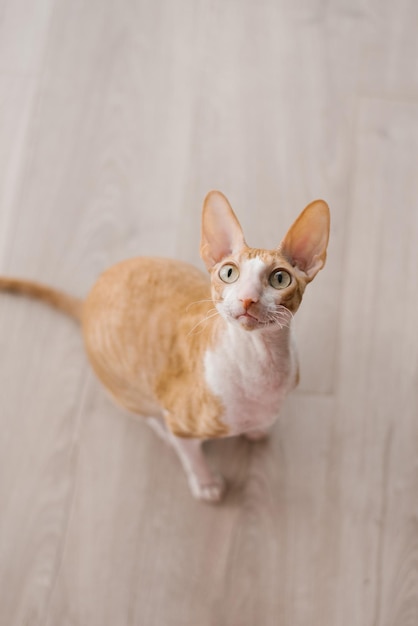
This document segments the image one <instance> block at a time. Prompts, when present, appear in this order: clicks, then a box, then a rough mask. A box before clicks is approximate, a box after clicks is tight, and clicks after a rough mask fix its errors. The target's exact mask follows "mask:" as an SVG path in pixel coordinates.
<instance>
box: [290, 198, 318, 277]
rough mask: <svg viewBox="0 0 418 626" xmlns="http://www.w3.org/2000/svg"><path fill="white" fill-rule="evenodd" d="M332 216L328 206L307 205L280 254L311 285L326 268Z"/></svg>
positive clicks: (316, 201) (313, 203)
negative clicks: (321, 270) (303, 274)
mask: <svg viewBox="0 0 418 626" xmlns="http://www.w3.org/2000/svg"><path fill="white" fill-rule="evenodd" d="M329 225H330V214H329V208H328V205H327V203H326V202H324V201H323V200H315V201H314V202H311V204H308V206H307V207H306V209H305V210H304V211H302V213H301V214H300V215H299V217H298V218H297V220H296V221H295V222H294V223H293V225H292V226H291V227H290V229H289V231H288V233H287V234H286V237H285V238H284V239H283V241H282V243H281V244H280V246H279V250H280V252H281V253H282V254H283V255H284V256H285V257H286V258H287V259H289V261H290V263H291V264H292V265H294V266H296V267H298V268H299V269H300V270H302V272H304V273H305V274H306V276H307V277H308V281H311V280H312V279H313V278H314V277H315V276H316V274H317V273H318V272H319V270H320V269H322V268H323V266H324V265H325V260H326V257H327V245H328V238H329Z"/></svg>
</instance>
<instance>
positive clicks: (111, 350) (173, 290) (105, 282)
mask: <svg viewBox="0 0 418 626" xmlns="http://www.w3.org/2000/svg"><path fill="white" fill-rule="evenodd" d="M211 307H213V304H212V302H211V296H210V283H209V279H208V276H207V275H206V274H204V273H203V272H201V271H200V270H198V269H197V268H195V267H194V266H192V265H190V264H188V263H185V262H182V261H177V260H172V259H165V258H156V257H137V258H133V259H129V260H127V261H123V262H121V263H118V264H117V265H114V266H113V267H111V268H109V269H108V270H106V271H105V272H104V273H103V274H102V275H101V276H100V277H99V279H98V280H97V282H96V283H95V285H94V286H93V288H92V289H91V291H90V293H89V295H88V296H87V299H86V301H85V303H84V308H83V335H84V341H85V346H86V350H87V353H88V356H89V358H90V361H91V363H92V365H93V368H94V369H95V371H96V373H97V374H98V376H99V378H100V379H101V380H102V382H103V383H104V384H105V385H106V386H107V388H108V389H109V391H111V393H112V394H113V395H114V396H115V397H117V399H119V400H121V399H122V396H124V398H123V399H122V404H124V405H125V406H126V407H127V408H129V404H130V403H131V404H132V405H135V406H137V404H138V401H139V398H141V402H142V403H145V404H146V403H147V402H149V403H152V402H153V400H154V398H153V397H152V393H151V392H150V390H152V389H153V387H154V382H155V378H156V377H157V376H158V374H159V372H161V370H163V369H164V367H165V366H166V360H167V358H168V357H169V355H170V354H172V353H173V349H174V345H175V344H177V343H179V342H181V335H187V333H188V332H190V331H191V330H192V329H193V326H194V325H195V324H196V323H198V321H199V319H202V318H204V317H205V316H206V314H207V312H208V311H209V309H210V308H211ZM132 394H134V396H135V398H132V402H131V399H130V396H131V395H132ZM147 408H148V410H151V409H152V407H151V406H149V407H145V408H144V411H145V410H146V409H147Z"/></svg>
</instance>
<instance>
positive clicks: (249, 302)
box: [241, 298, 256, 311]
mask: <svg viewBox="0 0 418 626" xmlns="http://www.w3.org/2000/svg"><path fill="white" fill-rule="evenodd" d="M241 302H242V304H243V305H244V309H245V310H246V311H248V309H249V308H250V306H251V305H252V304H254V303H255V302H256V300H253V299H252V298H242V299H241Z"/></svg>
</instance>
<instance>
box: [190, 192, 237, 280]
mask: <svg viewBox="0 0 418 626" xmlns="http://www.w3.org/2000/svg"><path fill="white" fill-rule="evenodd" d="M244 246H245V241H244V235H243V233H242V229H241V226H240V224H239V222H238V219H237V217H236V215H235V213H234V212H233V210H232V208H231V206H230V204H229V202H228V200H227V199H226V198H225V196H224V195H223V194H221V193H220V192H219V191H212V192H210V193H209V194H208V195H207V197H206V199H205V202H204V205H203V215H202V239H201V245H200V254H201V256H202V259H203V260H204V262H205V264H206V266H207V267H208V269H210V268H211V267H213V266H214V265H215V264H216V263H219V262H220V261H222V259H224V258H225V257H226V256H228V255H230V254H231V253H234V252H238V251H239V250H240V249H241V248H243V247H244Z"/></svg>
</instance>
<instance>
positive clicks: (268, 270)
mask: <svg viewBox="0 0 418 626" xmlns="http://www.w3.org/2000/svg"><path fill="white" fill-rule="evenodd" d="M211 279H212V298H213V301H214V303H215V306H216V308H217V310H218V312H219V313H220V315H221V316H222V317H223V318H224V319H225V320H226V321H228V322H231V323H233V324H239V325H240V326H242V327H243V328H245V329H246V330H256V329H264V330H267V329H268V330H275V329H277V328H283V327H285V326H289V324H290V321H291V318H292V315H293V314H294V313H296V311H297V309H298V307H299V305H300V303H301V300H302V295H303V292H304V290H305V285H306V281H304V280H303V277H302V276H301V275H300V272H298V270H297V268H294V267H292V265H291V264H290V263H289V262H288V261H287V260H286V259H285V258H284V257H283V256H282V255H281V254H279V253H278V252H277V251H267V250H256V249H254V248H244V249H243V250H242V251H241V252H240V253H239V254H236V255H232V256H229V257H226V258H225V259H223V260H222V261H221V262H220V263H217V264H216V265H215V266H214V267H213V268H212V269H211Z"/></svg>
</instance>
